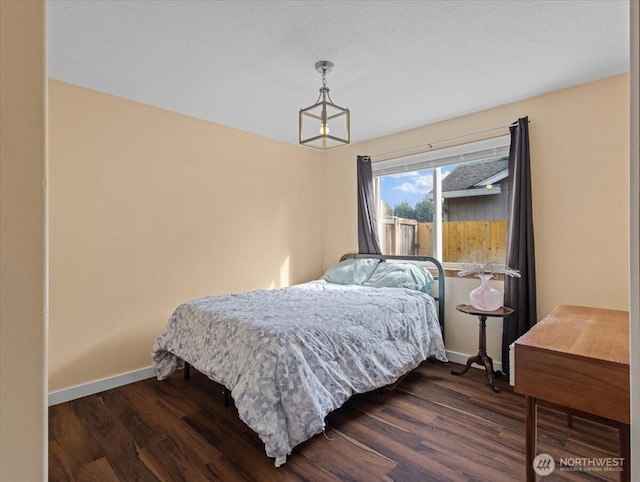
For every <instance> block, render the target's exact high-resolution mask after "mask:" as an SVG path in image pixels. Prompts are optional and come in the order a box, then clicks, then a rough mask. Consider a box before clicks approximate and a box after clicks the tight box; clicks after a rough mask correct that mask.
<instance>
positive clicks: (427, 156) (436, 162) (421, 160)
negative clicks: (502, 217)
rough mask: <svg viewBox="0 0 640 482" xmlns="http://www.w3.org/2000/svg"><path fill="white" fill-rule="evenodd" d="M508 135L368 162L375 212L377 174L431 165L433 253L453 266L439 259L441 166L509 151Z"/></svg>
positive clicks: (378, 205) (379, 200)
mask: <svg viewBox="0 0 640 482" xmlns="http://www.w3.org/2000/svg"><path fill="white" fill-rule="evenodd" d="M510 145H511V136H510V135H509V134H507V135H503V136H498V137H491V138H488V139H483V140H479V141H473V142H467V143H464V144H459V145H456V146H451V147H445V148H442V149H433V150H429V151H427V152H421V153H414V154H409V155H406V156H401V157H394V158H390V159H385V160H382V161H377V162H372V163H371V171H372V176H373V181H374V183H373V184H374V195H375V199H376V208H377V209H376V216H378V219H380V218H379V213H380V212H381V209H382V198H381V186H380V180H381V177H383V176H387V175H392V174H400V173H403V172H407V173H408V172H415V171H421V170H426V169H433V176H434V180H433V181H434V182H433V214H434V219H433V253H432V256H433V257H434V258H436V259H437V260H439V261H440V262H441V263H442V264H443V265H444V266H445V268H447V269H456V267H459V265H460V263H458V262H452V261H446V262H445V261H442V256H443V254H442V244H443V243H442V203H443V200H442V195H441V193H440V189H441V182H442V175H441V168H442V167H445V166H449V165H451V164H459V163H461V162H470V161H481V160H488V159H494V158H499V157H504V156H508V155H509V148H510ZM381 230H382V226H381V223H379V222H378V236H379V238H380V239H381V240H382V233H381Z"/></svg>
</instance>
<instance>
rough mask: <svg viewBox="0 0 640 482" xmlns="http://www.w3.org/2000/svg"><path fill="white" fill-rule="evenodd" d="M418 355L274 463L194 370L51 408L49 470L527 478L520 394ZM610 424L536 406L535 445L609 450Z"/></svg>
mask: <svg viewBox="0 0 640 482" xmlns="http://www.w3.org/2000/svg"><path fill="white" fill-rule="evenodd" d="M451 368H459V366H458V365H455V364H452V363H448V364H440V363H424V364H423V365H422V366H420V367H419V368H417V369H416V370H415V371H413V372H412V373H411V374H409V376H407V377H406V378H405V380H404V381H402V382H401V383H400V385H399V386H398V387H397V388H396V389H395V390H394V391H393V392H389V393H386V394H384V395H380V394H378V393H369V394H364V395H358V396H356V397H353V398H352V399H351V400H349V401H348V402H347V403H346V404H345V405H344V406H343V407H342V408H340V409H339V410H337V411H335V412H334V413H332V414H330V415H329V417H328V428H327V430H326V434H319V435H317V436H315V437H314V438H312V439H311V440H309V441H307V442H305V443H303V444H302V445H300V446H298V447H297V448H296V449H294V452H293V454H292V455H291V456H290V457H289V458H288V461H287V463H286V464H285V465H284V466H282V467H280V468H275V467H274V466H273V460H272V459H269V458H267V457H266V455H265V454H264V446H263V444H262V443H261V442H260V440H259V439H258V438H257V436H256V435H255V434H254V433H253V432H252V431H251V430H250V429H249V428H247V426H246V425H244V424H243V423H242V422H241V421H240V420H239V419H238V416H237V412H236V410H235V409H234V408H233V407H230V408H224V407H223V403H222V395H221V387H220V386H219V385H217V384H216V383H214V382H212V381H210V380H208V379H207V378H206V377H204V376H202V375H200V374H198V373H197V372H195V371H193V372H192V373H193V375H192V378H191V380H190V381H185V380H183V379H182V377H181V374H175V375H173V376H172V377H170V378H169V379H168V380H166V381H164V382H158V381H156V380H154V379H151V380H145V381H142V382H138V383H134V384H131V385H127V386H125V387H121V388H117V389H114V390H109V391H107V392H103V393H100V394H96V395H92V396H89V397H85V398H82V399H79V400H74V401H71V402H68V403H63V404H60V405H56V406H53V407H51V408H50V409H49V480H77V481H105V482H108V481H118V480H120V481H134V480H135V481H138V480H140V481H145V480H153V481H155V480H162V481H167V482H169V481H170V482H175V481H182V480H184V481H200V480H224V481H236V480H238V481H286V480H319V481H332V480H334V481H337V480H341V481H344V480H353V481H391V480H394V481H432V480H445V481H456V480H486V481H492V482H497V481H521V480H524V399H523V397H521V396H520V395H518V394H516V393H514V392H513V390H512V389H511V388H510V387H509V386H508V384H507V383H506V381H498V386H500V387H501V388H502V392H501V393H497V394H496V393H493V391H491V389H490V388H489V387H488V386H487V384H486V378H485V377H484V372H483V371H481V370H475V369H474V370H471V371H470V372H469V373H468V374H466V375H464V376H462V377H454V376H452V375H451V374H450V373H449V372H450V370H451ZM617 439H618V436H617V432H616V431H615V430H614V429H611V428H609V427H605V426H602V425H598V424H595V423H592V422H588V421H585V420H582V419H574V424H573V427H568V426H567V424H566V419H565V417H564V415H562V414H559V413H557V412H551V411H546V410H543V409H540V410H539V435H538V451H539V452H546V453H548V454H550V455H552V456H553V457H554V458H555V459H556V460H559V458H560V457H616V456H617V450H618V445H617ZM617 477H618V474H617V473H615V472H559V471H558V470H556V471H555V472H554V473H553V474H551V475H550V476H547V477H545V478H544V480H545V481H552V480H617Z"/></svg>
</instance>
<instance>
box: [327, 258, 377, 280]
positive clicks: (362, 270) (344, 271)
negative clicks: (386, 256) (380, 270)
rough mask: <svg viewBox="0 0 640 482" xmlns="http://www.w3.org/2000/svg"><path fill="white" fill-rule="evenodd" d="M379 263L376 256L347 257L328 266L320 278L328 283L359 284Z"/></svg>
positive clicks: (367, 277) (366, 278)
mask: <svg viewBox="0 0 640 482" xmlns="http://www.w3.org/2000/svg"><path fill="white" fill-rule="evenodd" d="M379 263H380V260H379V259H376V258H348V259H345V260H344V261H340V262H339V263H337V264H334V265H333V266H332V267H331V268H329V269H328V270H327V272H326V273H325V274H324V276H323V277H322V279H323V280H326V281H329V282H330V283H340V284H350V285H361V284H362V283H364V282H365V281H367V280H368V279H369V276H371V273H373V271H374V270H375V269H376V266H377V265H378V264H379Z"/></svg>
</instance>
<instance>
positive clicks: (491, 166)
mask: <svg viewBox="0 0 640 482" xmlns="http://www.w3.org/2000/svg"><path fill="white" fill-rule="evenodd" d="M508 161H509V160H508V158H506V157H503V158H501V159H496V160H495V161H485V162H474V163H470V164H461V165H459V166H458V167H456V168H455V169H454V170H453V171H451V173H449V175H448V176H447V177H445V178H444V179H443V180H442V192H443V193H446V192H450V191H464V190H466V189H473V188H474V186H477V187H485V186H484V185H482V181H485V180H487V179H489V178H491V177H494V176H495V175H496V174H499V173H500V172H502V171H504V170H505V169H507V167H508ZM505 177H506V176H505Z"/></svg>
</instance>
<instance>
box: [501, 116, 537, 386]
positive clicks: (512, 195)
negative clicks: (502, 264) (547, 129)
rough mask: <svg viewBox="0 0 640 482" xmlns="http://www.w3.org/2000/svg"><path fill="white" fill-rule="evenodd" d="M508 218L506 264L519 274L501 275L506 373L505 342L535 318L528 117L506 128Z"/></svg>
mask: <svg viewBox="0 0 640 482" xmlns="http://www.w3.org/2000/svg"><path fill="white" fill-rule="evenodd" d="M509 130H510V131H511V146H510V149H509V178H510V182H509V222H508V228H507V265H508V266H510V267H511V268H515V269H518V270H520V276H521V277H520V278H512V277H510V276H505V281H504V304H505V306H509V307H511V308H513V309H514V310H515V312H514V313H513V314H512V315H511V316H509V317H507V318H505V319H504V324H503V329H502V371H503V372H505V373H509V345H511V344H512V343H513V342H514V341H515V340H517V339H518V338H519V337H520V336H521V335H523V334H524V333H526V332H527V331H528V330H529V328H531V327H532V326H533V325H535V323H536V322H537V320H538V318H537V312H536V263H535V248H534V241H533V216H532V209H531V159H530V156H529V118H528V117H524V118H521V119H518V121H517V122H515V123H514V124H512V125H511V127H510V128H509Z"/></svg>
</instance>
